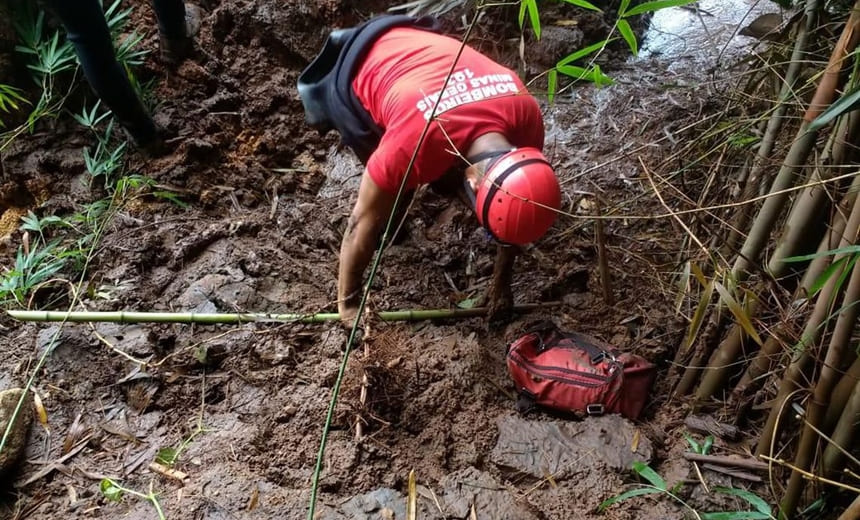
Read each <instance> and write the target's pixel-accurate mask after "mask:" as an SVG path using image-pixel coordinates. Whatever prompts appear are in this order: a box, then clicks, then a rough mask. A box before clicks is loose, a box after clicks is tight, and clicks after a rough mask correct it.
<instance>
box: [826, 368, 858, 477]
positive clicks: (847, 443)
mask: <svg viewBox="0 0 860 520" xmlns="http://www.w3.org/2000/svg"><path fill="white" fill-rule="evenodd" d="M858 423H860V383H855V384H854V390H853V391H852V392H851V397H850V399H848V402H847V403H846V406H845V409H844V410H843V411H842V415H841V416H840V417H839V421H838V422H837V423H836V428H834V430H833V435H831V436H830V438H831V443H829V444H828V445H827V447H826V448H824V454H823V455H822V457H821V468H822V474H823V475H825V476H835V475H837V474H838V473H839V467H840V466H841V465H842V462H843V461H844V460H845V454H844V453H843V452H842V450H840V449H839V448H838V447H837V446H841V447H842V448H843V449H847V450H849V451H850V450H851V448H852V446H851V444H852V443H855V442H857V434H856V432H857V424H858Z"/></svg>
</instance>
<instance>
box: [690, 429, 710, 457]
mask: <svg viewBox="0 0 860 520" xmlns="http://www.w3.org/2000/svg"><path fill="white" fill-rule="evenodd" d="M684 438H685V439H687V443H689V444H690V451H692V452H693V453H698V454H699V455H707V454H708V453H710V451H711V447H713V445H714V436H713V435H708V436H707V437H705V440H704V441H703V442H702V443H701V444H699V443H698V442H697V441H696V439H694V438H693V436H692V435H690V434H689V433H687V432H684Z"/></svg>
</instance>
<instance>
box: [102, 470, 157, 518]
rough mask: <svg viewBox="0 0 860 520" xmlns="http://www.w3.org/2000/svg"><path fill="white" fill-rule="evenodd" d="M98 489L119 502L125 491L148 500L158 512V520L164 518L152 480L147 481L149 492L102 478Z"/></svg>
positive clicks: (113, 500) (103, 494)
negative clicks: (142, 491)
mask: <svg viewBox="0 0 860 520" xmlns="http://www.w3.org/2000/svg"><path fill="white" fill-rule="evenodd" d="M99 491H100V492H101V494H102V496H104V497H105V498H106V499H108V500H110V501H111V502H119V501H121V500H122V496H123V495H124V494H126V493H128V494H129V495H133V496H136V497H138V498H142V499H144V500H148V501H149V502H150V503H152V506H153V507H155V511H156V512H157V513H158V519H159V520H165V519H166V517H165V516H164V511H162V510H161V504H160V503H159V502H158V495H156V494H155V492H153V491H152V482H150V483H149V493H141V492H140V491H135V490H133V489H129V488H126V487H123V486H121V485H120V484H118V483H117V482H116V481H115V480H112V479H109V478H104V479H102V481H101V483H100V484H99Z"/></svg>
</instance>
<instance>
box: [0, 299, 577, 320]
mask: <svg viewBox="0 0 860 520" xmlns="http://www.w3.org/2000/svg"><path fill="white" fill-rule="evenodd" d="M560 305H561V302H546V303H527V304H522V305H514V307H513V311H514V312H530V311H535V310H540V309H546V308H551V307H558V306H560ZM487 311H488V308H487V307H475V308H474V309H432V310H429V309H428V310H423V309H413V310H401V311H382V312H379V313H377V316H378V317H379V319H381V320H382V321H422V320H439V319H465V318H474V317H481V316H486V315H487ZM6 312H7V313H8V314H9V316H11V317H13V318H15V319H16V320H21V321H67V322H72V323H89V322H110V323H203V324H219V323H224V324H231V323H284V322H296V323H322V322H326V321H337V320H339V319H340V314H338V313H336V312H320V313H317V314H272V313H238V314H231V313H214V312H213V313H196V312H138V311H107V312H97V311H92V312H91V311H70V312H66V311H20V310H18V311H6Z"/></svg>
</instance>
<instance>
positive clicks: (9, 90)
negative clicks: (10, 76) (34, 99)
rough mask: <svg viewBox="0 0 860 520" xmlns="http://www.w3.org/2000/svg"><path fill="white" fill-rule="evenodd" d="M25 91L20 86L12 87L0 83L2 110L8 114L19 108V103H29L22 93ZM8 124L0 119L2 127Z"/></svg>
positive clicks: (0, 107) (0, 106)
mask: <svg viewBox="0 0 860 520" xmlns="http://www.w3.org/2000/svg"><path fill="white" fill-rule="evenodd" d="M21 92H23V91H22V90H21V89H19V88H15V87H12V86H10V85H3V84H0V110H2V111H3V112H6V113H7V114H8V113H10V112H11V110H10V108H11V109H12V110H18V109H19V108H20V107H19V105H18V103H29V101H27V99H26V98H25V97H24V96H22V95H21ZM5 127H6V124H5V123H4V122H3V120H2V119H0V128H5Z"/></svg>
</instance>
